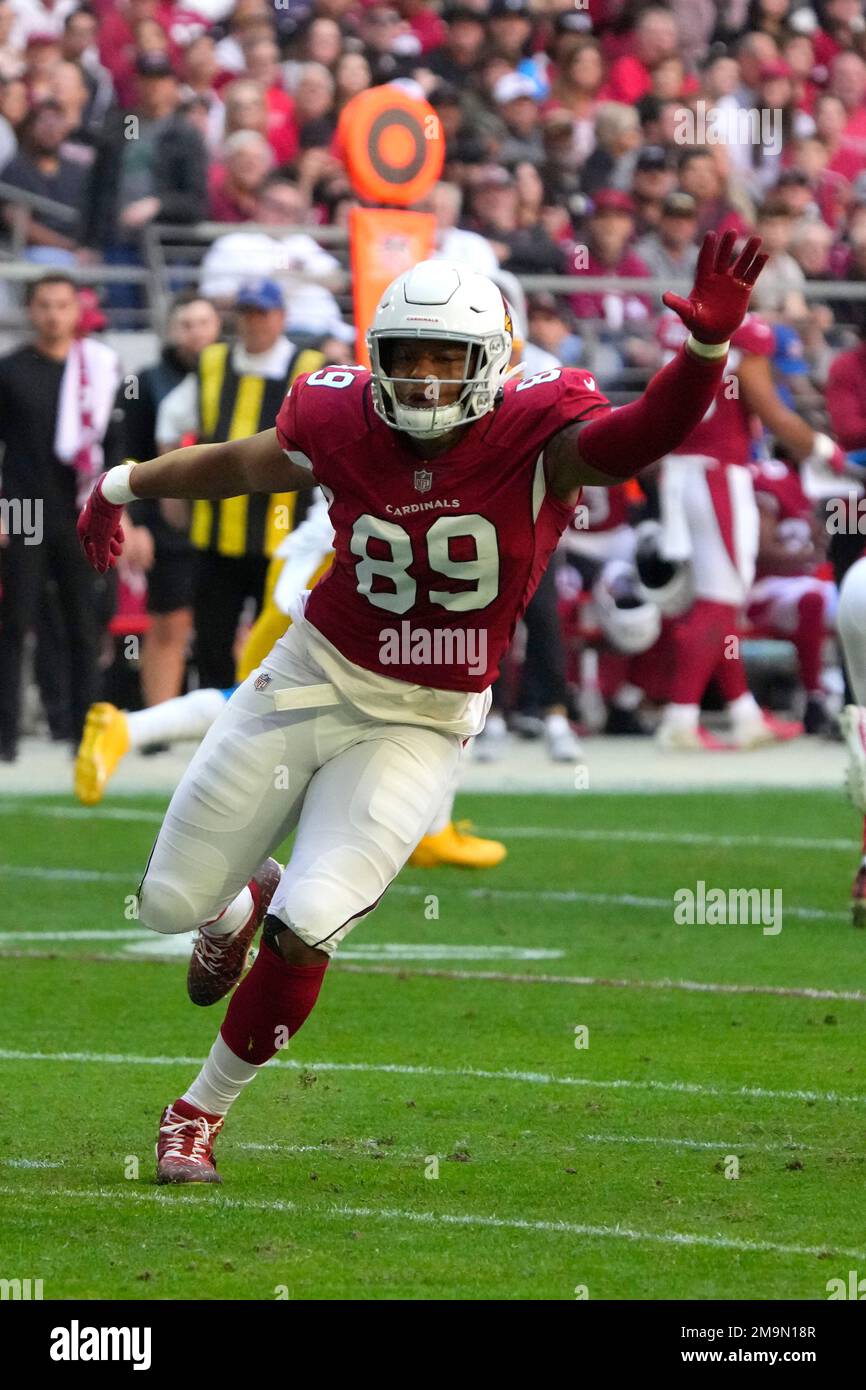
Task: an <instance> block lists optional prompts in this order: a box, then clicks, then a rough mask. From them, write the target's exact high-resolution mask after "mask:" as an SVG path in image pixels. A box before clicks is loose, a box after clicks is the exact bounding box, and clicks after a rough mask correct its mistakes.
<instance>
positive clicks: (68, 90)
mask: <svg viewBox="0 0 866 1390" xmlns="http://www.w3.org/2000/svg"><path fill="white" fill-rule="evenodd" d="M50 91H51V95H52V97H53V98H54V100H55V101H59V102H60V105H61V106H62V107H63V109H64V111H65V112H66V113H67V115H68V116H69V117H70V118H71V122H72V126H76V125H78V124H79V123H80V120H81V113H82V112H83V110H84V108H85V106H86V105H87V98H88V95H89V93H88V90H87V83H86V82H85V80H84V76H83V74H82V72H81V69H80V67H79V66H78V64H77V63H58V64H57V67H56V68H55V69H54V72H53V73H52V74H51V86H50Z"/></svg>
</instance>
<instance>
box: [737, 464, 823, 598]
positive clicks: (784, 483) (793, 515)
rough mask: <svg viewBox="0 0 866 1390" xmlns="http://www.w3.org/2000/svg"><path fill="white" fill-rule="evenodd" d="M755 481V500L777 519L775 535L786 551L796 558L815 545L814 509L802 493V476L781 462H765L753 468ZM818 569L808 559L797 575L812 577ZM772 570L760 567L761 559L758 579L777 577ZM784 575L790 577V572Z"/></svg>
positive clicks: (759, 565)
mask: <svg viewBox="0 0 866 1390" xmlns="http://www.w3.org/2000/svg"><path fill="white" fill-rule="evenodd" d="M751 471H752V481H753V483H754V485H755V497H756V498H757V501H758V505H759V506H760V507H764V508H767V509H768V510H769V511H771V512H772V514H773V516H775V518H776V535H777V538H778V539H779V540H780V541H781V542H782V543H783V544H784V546H785V549H786V550H789V551H791V553H792V554H796V553H797V551H800V550H802V549H803V548H804V547H805V546H808V545H810V544H811V542H812V517H813V515H814V511H815V509H814V505H813V504H812V503H811V502H810V501H809V499H808V497H807V496H806V494H805V492H804V491H803V484H802V483H801V482H800V475H799V473H798V472H797V471H796V469H794V468H789V467H788V465H787V464H786V463H782V462H781V461H780V460H779V459H765V460H763V462H761V463H756V464H753V466H752V470H751ZM814 568H815V562H814V560H810V559H805V558H804V560H803V563H802V565H800V566H799V568H798V570H797V573H798V574H811V573H812V571H813V570H814ZM775 573H776V571H775V570H774V569H773V568H772V566H768V565H766V564H762V563H761V557H760V555H759V556H758V577H759V578H763V577H764V575H767V574H775ZM784 573H785V574H786V575H787V574H791V573H792V571H791V570H790V569H788V568H786V569H785V571H784Z"/></svg>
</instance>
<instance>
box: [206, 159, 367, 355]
mask: <svg viewBox="0 0 866 1390" xmlns="http://www.w3.org/2000/svg"><path fill="white" fill-rule="evenodd" d="M252 220H253V221H255V222H258V223H261V224H263V225H265V226H271V227H273V229H274V230H273V232H246V231H241V230H238V231H237V232H229V233H228V234H227V235H226V236H222V237H218V238H217V240H216V241H215V242H214V243H213V245H212V246H211V247H210V249H209V250H208V252H207V254H206V255H205V258H204V260H203V261H202V266H201V282H200V288H201V291H202V294H204V295H205V296H206V297H207V298H208V299H211V300H213V301H214V303H215V304H217V305H218V306H219V307H220V308H231V307H233V306H234V303H235V300H236V296H237V294H238V291H239V289H240V287H241V285H242V284H243V283H244V282H245V281H246V280H248V279H249V277H250V275H251V274H255V275H260V276H263V277H264V278H266V279H275V280H277V281H279V283H280V285H281V286H282V292H283V294H284V296H285V306H286V320H285V325H284V326H285V328H286V329H287V330H289V331H291V332H294V333H299V334H305V335H313V336H315V335H317V334H321V333H325V332H331V331H333V329H334V328H335V326H336V325H339V323H340V311H339V308H338V306H337V302H336V300H335V299H334V296H333V294H332V293H331V289H330V288H329V286H336V285H337V284H338V283H339V281H340V279H341V272H340V265H339V262H338V261H337V260H336V259H335V258H334V257H333V256H332V255H330V253H329V252H327V251H325V250H323V249H322V247H321V246H319V245H318V243H317V242H315V241H314V240H313V238H312V237H311V236H309V235H308V234H307V233H306V232H294V233H292V234H289V235H286V234H285V230H284V229H285V228H286V227H291V226H296V227H297V226H303V225H304V224H305V223H307V222H309V220H310V206H309V203H308V202H307V200H306V199H305V197H304V195H303V193H302V192H301V190H300V189H299V188H298V187H297V185H296V184H294V183H292V182H291V181H290V180H289V179H287V178H286V177H285V176H284V175H282V174H279V173H275V174H273V175H272V176H271V177H270V178H269V179H268V180H267V181H266V182H265V183H264V185H263V186H262V189H261V192H260V194H259V197H258V200H257V202H256V205H255V208H254V216H253V219H252Z"/></svg>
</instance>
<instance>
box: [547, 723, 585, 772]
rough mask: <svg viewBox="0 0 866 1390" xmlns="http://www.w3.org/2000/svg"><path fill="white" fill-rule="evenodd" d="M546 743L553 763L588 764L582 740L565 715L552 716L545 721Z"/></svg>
mask: <svg viewBox="0 0 866 1390" xmlns="http://www.w3.org/2000/svg"><path fill="white" fill-rule="evenodd" d="M544 741H545V743H546V744H547V755H548V757H549V758H550V759H551V760H552V761H553V762H555V763H584V762H586V755H585V754H584V751H583V747H582V745H581V742H580V739H579V738H578V737H577V734H576V733H575V732H574V730H573V729H572V727H571V725H570V724H569V722H568V720H567V719H566V717H565V715H564V714H554V715H551V716H549V717H548V718H547V719H546V720H545V721H544Z"/></svg>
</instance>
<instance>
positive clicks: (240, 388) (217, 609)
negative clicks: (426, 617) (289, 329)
mask: <svg viewBox="0 0 866 1390" xmlns="http://www.w3.org/2000/svg"><path fill="white" fill-rule="evenodd" d="M235 307H236V309H237V317H238V337H237V341H236V342H235V343H234V344H233V345H230V344H229V343H224V342H223V343H214V344H213V345H212V346H211V347H208V348H205V350H204V351H203V352H202V354H201V356H200V358H199V363H198V370H197V371H196V372H195V373H190V375H189V376H187V377H185V378H184V380H183V381H182V382H181V383H180V384H179V385H178V386H176V387H175V388H174V390H173V391H171V392H170V393H169V394H168V395H167V396H166V397H165V399H164V400H163V401H162V403H161V405H160V407H159V412H158V415H157V421H156V439H157V443H158V445H159V447H160V450H161V451H162V452H165V451H166V450H168V449H174V448H177V446H178V445H179V444H180V443H181V442H182V441H183V440H184V439H189V437H190V435H195V437H196V439H197V440H198V442H199V443H223V442H225V441H226V440H228V439H242V438H244V437H245V436H247V435H251V434H257V433H258V432H259V431H260V430H266V429H270V428H271V426H272V425H273V423H274V419H275V417H276V415H277V412H278V410H279V408H280V405H281V403H282V400H283V397H284V396H285V394H286V392H287V391H288V389H289V386H290V385H291V383H292V382H293V381H294V380H295V378H296V377H297V376H299V375H300V374H301V373H302V372H312V371H315V370H316V368H318V367H320V366H321V365H322V363H323V361H324V358H323V356H322V354H321V353H320V352H317V351H315V350H313V349H309V348H297V347H296V346H295V344H294V343H292V342H290V341H289V339H288V338H286V337H285V336H284V333H283V326H284V322H285V302H284V299H283V294H282V290H281V289H280V287H279V285H278V284H277V283H276V282H275V281H274V280H256V281H253V282H250V283H248V284H246V285H243V286H242V287H241V289H240V291H239V293H238V297H237V301H236V306H235ZM176 505H177V506H178V507H179V508H184V507H186V505H187V504H186V503H178V504H176ZM306 506H307V494H298V493H294V492H279V493H272V494H271V495H270V496H267V495H265V494H259V493H255V494H253V495H251V496H249V497H246V496H244V497H228V498H224V499H223V500H222V501H215V502H208V501H197V502H193V504H192V511H191V514H189V518H188V524H189V535H190V539H191V541H192V543H193V546H194V547H195V549H196V551H197V575H196V585H195V597H194V621H195V629H196V656H195V660H196V666H197V668H198V675H199V682H200V684H201V685H202V686H215V687H217V688H218V689H225V688H227V687H228V686H230V685H233V684H234V670H235V663H234V657H233V648H234V643H235V637H236V634H237V627H238V620H239V618H240V616H241V613H242V611H243V609H244V605H245V604H246V603H247V602H248V601H249V600H253V602H254V603H255V607H256V611H258V610H259V609H260V608H261V604H262V597H263V592H264V587H265V576H266V574H267V569H268V562H269V560H270V558H271V556H272V555H273V553H274V551H275V550H276V549H277V547H278V545H279V544H280V543H281V541H283V540H284V539H285V536H286V535H287V533H288V532H289V531H291V530H293V529H294V527H295V526H297V525H298V524H299V522H300V521H302V520H303V513H304V511H305V510H306Z"/></svg>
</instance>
